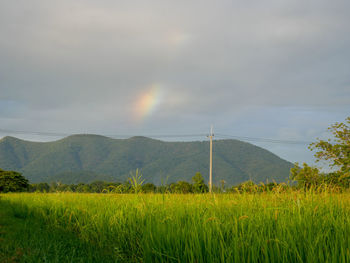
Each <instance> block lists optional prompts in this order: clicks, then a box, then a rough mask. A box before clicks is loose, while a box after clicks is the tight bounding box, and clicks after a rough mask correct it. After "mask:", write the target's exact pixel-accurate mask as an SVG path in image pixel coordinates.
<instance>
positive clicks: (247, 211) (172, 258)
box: [1, 191, 350, 262]
mask: <svg viewBox="0 0 350 263" xmlns="http://www.w3.org/2000/svg"><path fill="white" fill-rule="evenodd" d="M1 200H2V201H1V202H9V203H10V205H11V207H12V209H13V212H14V215H15V216H16V217H19V218H35V219H36V220H40V221H41V222H42V223H45V224H47V225H49V226H50V228H52V229H62V231H65V232H67V231H68V232H73V233H75V235H76V236H78V237H79V239H80V240H83V241H84V242H87V243H90V244H93V245H94V246H95V247H96V248H98V249H102V250H103V251H105V253H107V254H109V255H111V258H113V261H116V262H349V261H350V254H349V248H350V194H348V193H331V194H330V193H328V192H322V193H314V192H312V191H310V192H307V193H305V192H293V191H292V192H284V193H273V192H270V193H268V192H264V193H260V194H248V193H243V194H217V195H209V194H203V195H181V194H179V195H175V194H172V195H167V194H139V195H122V194H115V195H112V194H104V195H103V194H69V193H62V194H6V195H1Z"/></svg>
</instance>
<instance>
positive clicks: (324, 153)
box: [309, 117, 350, 179]
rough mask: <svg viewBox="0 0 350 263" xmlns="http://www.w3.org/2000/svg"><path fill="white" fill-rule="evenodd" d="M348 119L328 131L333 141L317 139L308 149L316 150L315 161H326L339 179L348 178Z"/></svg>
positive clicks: (349, 142)
mask: <svg viewBox="0 0 350 263" xmlns="http://www.w3.org/2000/svg"><path fill="white" fill-rule="evenodd" d="M349 125H350V117H347V118H346V120H345V122H344V123H335V124H333V125H332V126H331V127H329V128H328V130H330V131H331V133H332V134H333V136H334V139H333V140H331V139H329V140H328V141H325V140H320V139H318V141H317V142H315V143H312V144H311V145H310V146H309V148H310V149H311V150H316V153H315V157H316V161H317V162H319V161H326V162H328V163H329V166H330V167H331V168H332V169H333V170H335V172H334V173H335V174H336V175H338V177H339V179H345V178H348V179H349V177H350V127H349Z"/></svg>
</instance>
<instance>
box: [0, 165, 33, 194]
mask: <svg viewBox="0 0 350 263" xmlns="http://www.w3.org/2000/svg"><path fill="white" fill-rule="evenodd" d="M28 188H29V183H28V180H27V179H26V178H25V177H24V176H22V174H20V173H18V172H15V171H4V170H1V169H0V192H5V193H6V192H23V191H27V190H28Z"/></svg>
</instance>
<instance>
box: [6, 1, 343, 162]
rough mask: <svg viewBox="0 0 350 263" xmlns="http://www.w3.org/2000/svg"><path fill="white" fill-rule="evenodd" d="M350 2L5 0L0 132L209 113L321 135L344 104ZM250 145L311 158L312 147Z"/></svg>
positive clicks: (239, 131) (226, 122)
mask: <svg viewBox="0 0 350 263" xmlns="http://www.w3.org/2000/svg"><path fill="white" fill-rule="evenodd" d="M349 12H350V1H348V0H340V1H337V0H335V1H328V0H327V1H323V0H300V1H299V0H286V1H280V0H269V1H260V0H256V1H254V0H252V1H234V0H231V1H226V0H222V1H221V0H220V1H213V0H208V1H207V0H200V1H196V0H191V1H188V0H186V1H185V0H177V1H166V0H158V1H157V0H150V1H130V0H129V1H115V0H113V1H112V0H100V1H90V0H83V1H79V0H75V1H71V0H56V1H51V0H32V1H27V0H12V1H6V0H0V123H1V125H0V129H2V131H0V137H3V136H5V135H13V136H17V137H20V138H24V139H31V140H36V141H45V140H54V139H57V138H59V137H57V138H56V137H53V136H45V135H44V134H43V135H31V134H11V133H10V132H9V131H37V132H43V133H47V132H49V133H50V132H52V133H67V134H70V133H97V134H107V135H114V134H115V135H118V134H119V135H120V134H123V135H136V134H138V135H149V134H175V135H182V134H203V133H207V132H208V130H209V127H210V125H211V124H213V125H214V131H215V132H216V133H218V134H219V133H221V134H227V135H233V136H241V137H242V136H245V137H258V138H271V139H274V140H282V141H283V140H295V141H306V142H309V141H311V142H312V141H315V139H316V137H325V136H327V134H326V129H327V127H328V126H329V125H330V124H332V123H334V122H337V121H338V122H339V121H344V120H345V118H346V117H347V116H349V113H350V74H349V73H350V49H349V47H350V16H349ZM4 130H8V132H6V131H4ZM217 138H219V137H217ZM172 139H179V140H181V139H182V138H172ZM196 139H198V140H205V139H206V138H205V137H197V138H196ZM253 143H255V144H257V145H260V146H263V147H265V148H267V149H269V150H271V151H273V152H274V153H276V154H278V155H279V156H281V157H283V158H285V159H287V160H289V161H293V162H294V161H299V162H302V161H310V162H311V161H312V158H311V157H312V153H310V151H309V150H308V149H307V145H292V144H287V143H262V142H253Z"/></svg>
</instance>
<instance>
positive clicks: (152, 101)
mask: <svg viewBox="0 0 350 263" xmlns="http://www.w3.org/2000/svg"><path fill="white" fill-rule="evenodd" d="M161 97H162V96H161V88H160V85H158V84H152V85H151V86H150V87H149V88H148V89H147V90H146V91H144V92H143V93H142V94H141V95H140V96H139V97H138V99H137V100H136V103H135V105H134V118H135V120H136V121H140V120H144V119H146V118H147V117H148V116H150V115H151V114H152V113H154V111H155V110H156V108H157V106H158V105H159V103H160V100H161Z"/></svg>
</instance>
